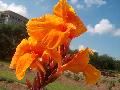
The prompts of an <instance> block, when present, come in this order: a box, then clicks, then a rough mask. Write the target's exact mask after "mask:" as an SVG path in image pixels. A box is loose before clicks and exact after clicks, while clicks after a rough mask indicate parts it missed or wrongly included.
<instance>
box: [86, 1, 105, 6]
mask: <svg viewBox="0 0 120 90" xmlns="http://www.w3.org/2000/svg"><path fill="white" fill-rule="evenodd" d="M84 3H85V4H86V6H87V7H91V6H93V5H97V6H101V5H104V4H106V1H105V0H84Z"/></svg>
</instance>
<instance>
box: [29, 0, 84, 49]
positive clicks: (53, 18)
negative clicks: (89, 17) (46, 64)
mask: <svg viewBox="0 0 120 90" xmlns="http://www.w3.org/2000/svg"><path fill="white" fill-rule="evenodd" d="M53 12H54V14H53V15H51V14H47V15H44V16H43V17H39V18H34V19H31V20H29V22H28V23H27V30H28V34H29V35H30V36H31V37H32V38H35V39H36V40H38V41H42V44H44V45H45V46H46V47H47V48H50V49H54V48H57V47H58V46H59V45H62V44H64V43H65V42H66V41H68V40H69V39H72V38H74V37H77V36H79V35H80V34H82V33H84V32H85V31H86V28H85V26H84V24H83V23H82V21H81V20H80V18H79V17H78V16H77V15H76V13H75V11H74V9H73V8H72V7H71V6H70V5H69V4H68V3H67V1H66V0H60V1H59V2H58V4H57V5H56V6H55V7H54V10H53Z"/></svg>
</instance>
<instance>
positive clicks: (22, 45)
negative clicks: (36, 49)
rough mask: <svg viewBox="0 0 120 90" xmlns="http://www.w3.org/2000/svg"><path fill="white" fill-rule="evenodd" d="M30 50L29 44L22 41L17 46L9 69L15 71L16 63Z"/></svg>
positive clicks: (24, 40)
mask: <svg viewBox="0 0 120 90" xmlns="http://www.w3.org/2000/svg"><path fill="white" fill-rule="evenodd" d="M29 49H30V45H29V42H28V41H27V40H26V39H23V40H22V41H21V43H20V44H19V45H18V46H17V48H16V52H15V54H14V56H13V58H12V61H11V64H10V68H12V69H15V68H16V62H17V61H18V59H19V57H20V56H21V55H23V54H24V53H26V52H28V51H29Z"/></svg>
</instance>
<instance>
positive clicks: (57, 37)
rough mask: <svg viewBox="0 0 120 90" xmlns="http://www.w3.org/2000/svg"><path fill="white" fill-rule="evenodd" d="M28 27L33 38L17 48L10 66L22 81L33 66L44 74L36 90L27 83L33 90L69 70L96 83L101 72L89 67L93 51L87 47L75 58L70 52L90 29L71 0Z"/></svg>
mask: <svg viewBox="0 0 120 90" xmlns="http://www.w3.org/2000/svg"><path fill="white" fill-rule="evenodd" d="M26 26H27V32H28V34H29V38H28V40H27V39H23V40H22V41H21V43H20V44H19V45H18V46H17V48H16V52H15V54H14V56H13V58H12V61H11V64H10V68H12V69H16V76H17V78H18V79H19V80H21V79H22V78H23V77H24V75H25V72H26V70H27V69H28V68H29V67H30V68H31V69H32V70H37V72H39V73H40V75H39V74H37V77H35V81H34V85H38V86H33V87H32V86H31V85H30V83H29V81H28V80H27V85H28V87H32V90H36V88H37V89H38V87H39V88H42V87H44V86H46V85H47V84H49V83H50V82H53V81H54V80H55V79H56V78H58V77H59V76H60V75H61V74H62V72H64V71H66V70H70V71H72V72H74V73H78V72H83V73H84V75H85V77H86V81H87V83H96V81H97V80H98V79H99V77H100V72H99V71H98V70H97V69H96V68H95V67H93V66H92V65H91V64H89V55H90V54H93V52H92V50H91V49H89V48H86V49H83V50H81V51H79V52H77V53H76V54H74V55H72V54H69V53H68V50H69V45H70V41H71V40H72V39H73V38H75V37H77V36H80V35H81V34H82V33H84V32H85V31H86V27H85V26H84V24H83V23H82V21H81V20H80V18H79V17H78V16H77V15H76V13H75V11H74V9H73V8H72V7H71V6H70V5H69V4H68V3H67V0H59V2H58V3H57V4H56V5H55V7H54V9H53V14H46V15H44V16H42V17H39V18H33V19H31V20H29V22H28V23H27V25H26ZM36 78H37V79H36ZM38 80H39V81H38ZM40 82H41V83H40Z"/></svg>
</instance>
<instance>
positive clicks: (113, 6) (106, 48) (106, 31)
mask: <svg viewBox="0 0 120 90" xmlns="http://www.w3.org/2000/svg"><path fill="white" fill-rule="evenodd" d="M57 1H58V0H0V11H3V10H12V11H15V12H17V13H19V14H21V15H24V16H25V17H27V18H33V17H39V16H41V15H44V14H46V13H51V11H52V8H53V6H54V5H55V4H56V3H57ZM68 2H69V3H70V4H71V5H72V6H73V8H74V9H75V10H76V12H77V14H78V15H79V16H80V18H81V20H82V21H83V22H84V24H85V25H86V27H87V28H88V32H86V33H84V34H83V35H82V36H80V37H78V38H75V39H74V40H73V41H72V43H71V46H70V47H71V48H72V49H79V48H81V47H89V48H92V49H93V50H95V51H97V52H99V53H100V54H108V55H110V56H113V57H114V58H117V59H120V5H119V4H120V0H68Z"/></svg>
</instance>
